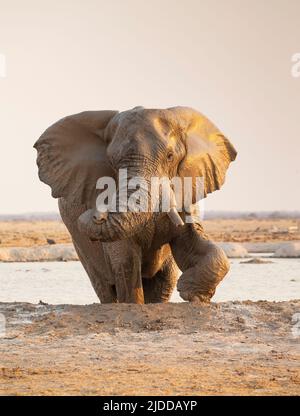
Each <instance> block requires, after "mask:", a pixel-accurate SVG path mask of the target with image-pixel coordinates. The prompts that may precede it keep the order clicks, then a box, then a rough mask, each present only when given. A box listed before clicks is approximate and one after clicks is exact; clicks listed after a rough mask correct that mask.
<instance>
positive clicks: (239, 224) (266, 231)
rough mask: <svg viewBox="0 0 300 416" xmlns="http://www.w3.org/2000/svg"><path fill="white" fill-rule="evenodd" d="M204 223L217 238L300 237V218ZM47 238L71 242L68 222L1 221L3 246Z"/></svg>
mask: <svg viewBox="0 0 300 416" xmlns="http://www.w3.org/2000/svg"><path fill="white" fill-rule="evenodd" d="M203 225H204V228H205V231H206V232H207V233H208V234H209V236H210V237H211V238H212V240H213V241H235V242H249V241H251V242H271V241H273V242H276V241H291V240H300V219H299V221H297V220H294V219H222V220H206V221H204V222H203ZM295 225H296V226H297V225H299V231H297V232H294V233H287V232H284V231H285V230H287V229H288V227H291V226H295ZM273 227H277V228H278V231H279V232H277V233H276V232H271V230H272V229H273ZM273 231H274V230H273ZM280 231H281V232H280ZM47 239H52V240H54V241H55V242H56V243H70V242H71V238H70V235H69V233H68V231H67V229H66V227H65V225H64V224H63V223H62V222H60V221H0V247H30V246H35V245H44V244H47Z"/></svg>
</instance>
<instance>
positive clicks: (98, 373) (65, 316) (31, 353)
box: [0, 300, 300, 395]
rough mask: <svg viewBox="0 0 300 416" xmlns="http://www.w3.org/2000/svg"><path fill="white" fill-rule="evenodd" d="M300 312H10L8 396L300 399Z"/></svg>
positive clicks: (177, 308) (0, 357)
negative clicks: (299, 315) (299, 316)
mask: <svg viewBox="0 0 300 416" xmlns="http://www.w3.org/2000/svg"><path fill="white" fill-rule="evenodd" d="M299 312H300V301H299V300H297V301H290V302H279V303H275V302H265V301H261V302H250V301H247V302H226V303H219V304H211V305H210V306H202V305H199V304H189V303H178V304H171V303H169V304H152V305H125V304H116V305H100V304H93V305H88V306H70V305H58V306H52V305H31V304H25V303H1V304H0V313H2V314H4V316H5V317H6V321H7V322H6V333H5V334H4V337H2V338H0V394H2V395H3V394H5V395H30V394H35V395H54V394H55V395H75V394H79V395H150V394H151V395H178V394H183V395H220V394H221V395H299V394H300V368H299V359H300V344H299V341H300V333H299V336H298V337H297V331H296V330H297V328H296V326H297V324H296V323H295V316H294V321H293V320H292V319H293V315H294V314H295V313H299ZM298 331H300V329H299V328H298Z"/></svg>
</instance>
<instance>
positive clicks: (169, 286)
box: [143, 255, 178, 303]
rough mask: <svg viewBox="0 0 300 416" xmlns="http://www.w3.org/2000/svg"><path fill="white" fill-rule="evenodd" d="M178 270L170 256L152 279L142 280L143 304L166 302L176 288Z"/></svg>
mask: <svg viewBox="0 0 300 416" xmlns="http://www.w3.org/2000/svg"><path fill="white" fill-rule="evenodd" d="M177 276H178V268H177V266H176V263H175V261H174V259H173V256H172V255H170V256H169V257H168V258H167V259H166V260H165V262H164V264H163V266H162V268H161V269H160V270H159V271H158V272H157V273H156V274H155V276H153V277H152V278H147V279H145V278H144V279H143V288H144V296H145V303H161V302H168V301H169V300H170V297H171V295H172V293H173V290H174V288H175V286H176V281H177Z"/></svg>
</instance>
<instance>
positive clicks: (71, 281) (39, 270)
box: [0, 259, 300, 304]
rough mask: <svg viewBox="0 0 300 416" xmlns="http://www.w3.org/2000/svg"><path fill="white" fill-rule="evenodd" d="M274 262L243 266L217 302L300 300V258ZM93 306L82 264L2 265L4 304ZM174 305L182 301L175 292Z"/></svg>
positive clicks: (236, 263)
mask: <svg viewBox="0 0 300 416" xmlns="http://www.w3.org/2000/svg"><path fill="white" fill-rule="evenodd" d="M268 260H272V263H263V264H242V263H241V262H242V261H245V259H244V260H243V259H231V260H230V263H231V270H230V273H229V274H228V275H227V277H226V278H225V279H224V281H223V282H222V283H221V284H220V286H219V287H218V289H217V292H216V294H215V296H214V298H213V300H214V301H216V302H220V301H227V300H269V301H273V300H275V301H280V300H291V299H297V298H300V259H268ZM40 300H42V301H44V302H47V303H51V304H60V303H70V304H89V303H93V302H98V298H97V297H96V295H95V293H94V291H93V289H92V286H91V284H90V282H89V279H88V277H87V275H86V273H85V271H84V269H83V267H82V265H81V263H80V262H77V261H74V262H43V263H0V302H14V301H18V302H31V303H38V302H39V301H40ZM172 301H173V302H180V301H181V298H180V297H179V295H178V293H177V292H176V291H175V292H174V294H173V296H172Z"/></svg>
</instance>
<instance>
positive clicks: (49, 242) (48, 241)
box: [47, 238, 56, 244]
mask: <svg viewBox="0 0 300 416" xmlns="http://www.w3.org/2000/svg"><path fill="white" fill-rule="evenodd" d="M47 243H48V244H56V241H55V240H53V239H52V238H47Z"/></svg>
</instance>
